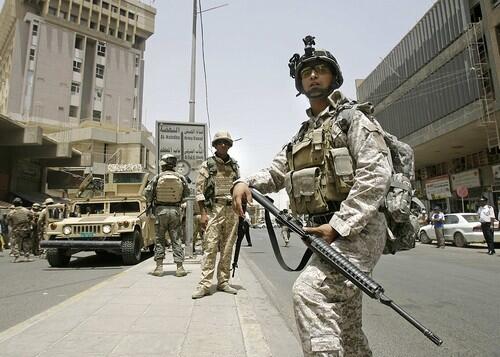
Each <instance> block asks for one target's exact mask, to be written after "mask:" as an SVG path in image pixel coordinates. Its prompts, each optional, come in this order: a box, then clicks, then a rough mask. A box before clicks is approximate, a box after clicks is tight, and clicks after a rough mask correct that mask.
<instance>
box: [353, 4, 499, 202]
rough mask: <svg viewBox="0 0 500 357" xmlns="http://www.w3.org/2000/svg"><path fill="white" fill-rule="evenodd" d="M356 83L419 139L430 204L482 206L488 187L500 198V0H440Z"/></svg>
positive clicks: (420, 190) (362, 96) (420, 184)
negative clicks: (366, 75)
mask: <svg viewBox="0 0 500 357" xmlns="http://www.w3.org/2000/svg"><path fill="white" fill-rule="evenodd" d="M356 86H357V95H358V99H359V101H370V102H372V103H373V104H374V106H375V116H376V117H377V119H378V120H379V122H380V123H381V124H382V126H383V127H384V128H385V129H386V130H387V131H389V132H391V133H393V134H394V135H396V136H398V137H399V138H400V139H401V140H403V141H405V142H407V143H409V144H410V145H411V146H412V147H413V149H414V151H415V166H416V188H417V194H418V195H419V196H420V197H421V198H423V199H424V200H426V202H427V204H428V205H429V206H430V207H432V206H434V205H439V206H441V208H443V209H444V210H446V211H448V212H458V211H462V210H465V211H475V210H476V204H477V202H478V201H479V198H480V196H481V195H486V196H488V197H489V198H490V200H492V202H495V204H496V206H497V207H499V206H500V150H499V145H500V132H499V121H500V100H499V93H500V1H499V0H437V1H436V2H435V4H434V5H433V6H432V7H431V9H430V10H429V11H428V12H427V13H426V14H425V15H424V16H423V17H422V19H421V20H420V21H418V23H417V24H416V25H415V26H414V27H413V29H411V30H410V32H408V33H407V34H406V35H405V36H404V37H403V39H402V40H401V41H400V42H399V43H398V44H397V45H396V46H395V47H394V48H393V49H392V50H391V51H390V53H389V54H388V55H387V56H386V57H385V58H384V59H383V60H382V62H381V63H380V64H379V65H378V66H377V67H376V68H375V70H374V71H373V72H371V73H370V74H369V75H368V77H366V78H365V79H364V80H358V81H356Z"/></svg>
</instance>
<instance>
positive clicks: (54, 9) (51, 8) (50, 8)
mask: <svg viewBox="0 0 500 357" xmlns="http://www.w3.org/2000/svg"><path fill="white" fill-rule="evenodd" d="M49 14H50V15H54V16H56V15H57V9H56V8H53V7H49Z"/></svg>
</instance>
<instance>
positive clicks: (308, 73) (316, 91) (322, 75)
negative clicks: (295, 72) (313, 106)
mask: <svg viewBox="0 0 500 357" xmlns="http://www.w3.org/2000/svg"><path fill="white" fill-rule="evenodd" d="M300 77H301V79H302V88H303V89H304V94H305V95H306V96H307V97H308V98H310V99H316V98H323V97H325V96H327V95H328V94H329V93H330V88H331V86H332V83H333V73H332V71H330V67H328V66H327V65H326V64H324V63H321V62H320V63H316V64H311V65H308V66H306V67H304V68H303V69H302V70H301V71H300Z"/></svg>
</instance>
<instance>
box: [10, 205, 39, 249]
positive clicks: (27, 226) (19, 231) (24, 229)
mask: <svg viewBox="0 0 500 357" xmlns="http://www.w3.org/2000/svg"><path fill="white" fill-rule="evenodd" d="M32 220H33V213H32V212H31V211H30V210H28V209H27V208H24V207H15V208H13V209H12V210H11V211H10V212H9V213H8V214H7V222H8V224H9V226H10V228H11V232H10V235H11V242H14V247H15V249H13V250H12V253H13V255H14V257H19V256H20V255H24V256H26V257H29V255H30V253H31V251H32V250H33V240H32V239H31V222H32Z"/></svg>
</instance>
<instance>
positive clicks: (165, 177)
mask: <svg viewBox="0 0 500 357" xmlns="http://www.w3.org/2000/svg"><path fill="white" fill-rule="evenodd" d="M176 165H177V158H176V157H175V156H174V155H170V154H165V155H163V156H162V157H161V161H160V168H161V171H162V172H161V173H160V174H159V175H157V176H155V177H154V178H153V179H152V180H151V182H150V183H149V185H148V186H147V187H146V188H145V190H144V196H145V197H146V199H147V201H148V207H152V209H153V214H154V215H155V217H156V222H155V228H156V243H155V257H154V259H155V262H156V268H155V269H154V271H153V272H152V274H153V275H154V276H162V275H163V260H164V259H165V246H166V240H165V233H166V232H168V234H169V236H170V239H171V243H172V251H173V255H174V262H175V263H176V264H177V270H176V272H175V276H177V277H183V276H186V275H187V273H186V271H185V270H184V267H183V262H184V249H183V248H182V244H181V235H182V227H181V219H182V215H181V203H182V201H183V200H184V199H185V198H186V197H187V196H189V187H188V184H187V181H186V179H185V178H184V176H182V175H181V174H178V173H177V172H175V166H176Z"/></svg>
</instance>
